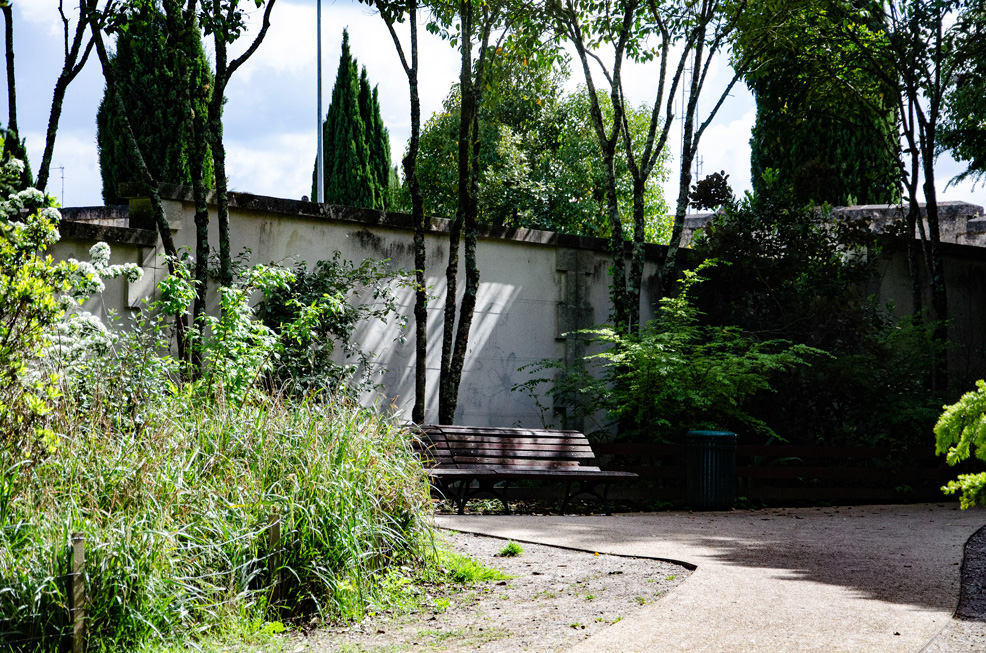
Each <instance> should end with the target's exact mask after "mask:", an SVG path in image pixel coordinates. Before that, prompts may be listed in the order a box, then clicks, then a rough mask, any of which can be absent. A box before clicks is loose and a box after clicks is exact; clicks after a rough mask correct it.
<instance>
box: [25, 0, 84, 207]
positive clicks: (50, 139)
mask: <svg viewBox="0 0 986 653" xmlns="http://www.w3.org/2000/svg"><path fill="white" fill-rule="evenodd" d="M96 5H97V0H82V3H81V5H80V7H79V22H78V23H77V24H76V26H75V34H74V37H73V39H72V43H71V45H69V42H68V32H69V29H68V20H67V19H66V18H65V17H64V14H63V15H62V21H63V24H64V26H65V46H66V47H65V62H64V64H63V66H62V72H61V73H59V75H58V80H57V81H56V82H55V90H54V93H53V95H52V98H51V111H50V112H49V114H48V129H47V131H46V133H45V149H44V154H42V156H41V165H40V166H39V167H38V177H37V179H36V180H35V182H34V186H35V188H37V189H38V190H41V191H43V190H45V188H46V187H47V186H48V174H49V171H50V169H51V157H52V156H53V155H54V153H55V136H56V134H57V133H58V121H59V120H60V119H61V116H62V103H63V102H64V101H65V93H66V91H67V90H68V87H69V84H71V83H72V80H74V79H75V78H76V76H77V75H78V74H79V72H80V71H81V70H82V68H83V67H84V66H85V65H86V61H87V60H88V59H89V54H90V52H92V48H93V41H94V39H89V41H88V43H86V46H85V49H83V48H82V44H83V42H84V41H85V40H86V39H85V36H86V29H87V27H88V26H89V24H90V22H91V21H92V20H94V19H95V15H94V14H95V13H96ZM59 9H61V5H59ZM93 29H98V28H97V27H96V26H95V25H93Z"/></svg>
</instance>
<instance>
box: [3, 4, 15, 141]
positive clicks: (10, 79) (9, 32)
mask: <svg viewBox="0 0 986 653" xmlns="http://www.w3.org/2000/svg"><path fill="white" fill-rule="evenodd" d="M0 10H2V11H3V22H4V28H5V36H6V38H5V44H6V47H7V116H8V118H7V129H8V130H10V131H12V132H14V134H15V135H17V137H18V138H20V132H19V131H17V86H16V84H15V81H14V14H13V9H12V8H11V6H10V5H9V4H6V5H3V6H2V7H0Z"/></svg>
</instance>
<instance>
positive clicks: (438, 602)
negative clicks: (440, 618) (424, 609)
mask: <svg viewBox="0 0 986 653" xmlns="http://www.w3.org/2000/svg"><path fill="white" fill-rule="evenodd" d="M451 603H452V602H451V601H450V600H449V598H448V597H447V596H441V597H439V598H437V599H435V600H434V601H432V603H431V607H432V609H433V610H434V611H435V612H445V611H446V610H448V609H449V606H450V605H451Z"/></svg>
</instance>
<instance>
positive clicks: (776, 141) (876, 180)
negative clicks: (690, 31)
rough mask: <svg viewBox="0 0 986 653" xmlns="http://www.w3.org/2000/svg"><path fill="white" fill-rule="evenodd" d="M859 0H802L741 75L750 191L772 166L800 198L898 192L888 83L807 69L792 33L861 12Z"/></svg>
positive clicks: (842, 199) (838, 201)
mask: <svg viewBox="0 0 986 653" xmlns="http://www.w3.org/2000/svg"><path fill="white" fill-rule="evenodd" d="M863 4H864V3H863V2H853V3H852V4H851V5H850V4H849V3H845V4H844V3H838V2H825V3H822V4H821V5H819V4H810V3H809V6H808V7H807V9H806V10H805V11H804V12H795V13H794V14H793V15H792V18H790V21H791V23H792V25H790V26H788V28H787V31H788V35H787V36H786V38H779V39H776V40H774V41H772V43H773V45H772V46H771V47H768V48H767V50H766V51H765V52H764V55H763V60H764V61H766V62H768V63H767V64H766V65H763V66H759V67H756V68H754V69H753V70H752V71H751V72H750V73H748V74H747V75H746V82H747V84H748V85H749V87H750V89H751V90H752V91H753V94H754V97H755V98H756V102H757V117H756V123H755V124H754V126H753V131H752V135H751V138H750V147H751V154H750V167H751V175H752V179H753V187H754V189H755V190H758V191H759V190H763V184H762V178H763V173H764V171H766V170H767V169H768V168H772V169H774V170H777V171H778V173H779V175H780V176H779V180H780V183H781V184H782V185H784V186H785V187H788V188H790V189H792V190H793V193H794V197H795V199H797V200H798V201H799V202H805V203H806V202H808V201H814V202H815V203H818V204H821V203H823V202H828V203H829V204H832V205H836V206H839V205H846V204H851V203H855V204H882V203H889V202H893V201H896V200H897V199H899V196H900V191H899V185H900V182H899V180H900V165H899V147H898V145H897V128H896V121H895V112H894V111H893V109H892V108H891V107H892V106H893V104H892V102H893V100H892V97H893V93H894V92H895V89H893V88H889V87H887V85H886V84H884V83H882V82H880V81H878V80H877V79H876V78H875V77H874V76H873V75H867V74H866V73H864V72H861V71H854V72H851V73H850V72H846V73H845V75H846V77H847V78H849V77H851V78H852V79H851V80H849V79H844V80H842V81H843V82H850V81H851V84H850V85H849V87H848V88H847V87H844V86H840V85H839V84H835V83H833V82H832V80H831V79H830V76H829V75H828V74H827V71H824V70H822V69H821V68H819V69H818V70H811V69H806V63H805V58H804V56H803V54H802V53H801V52H799V50H798V48H800V47H805V45H804V41H802V40H799V38H798V37H797V36H792V35H804V34H814V33H815V29H816V25H815V23H816V21H818V20H820V17H824V20H832V21H838V20H840V19H841V18H843V17H845V18H848V17H849V12H855V13H856V14H857V16H858V15H860V14H863V13H864V9H862V8H858V9H857V8H854V6H855V7H861V6H862V5H863ZM867 21H868V22H869V23H875V21H874V19H872V18H869V17H867ZM798 23H800V24H798ZM871 27H873V28H874V29H877V28H879V25H877V24H873V25H871ZM847 68H848V66H847V67H845V68H843V70H846V69H847ZM860 93H863V94H864V95H865V97H860Z"/></svg>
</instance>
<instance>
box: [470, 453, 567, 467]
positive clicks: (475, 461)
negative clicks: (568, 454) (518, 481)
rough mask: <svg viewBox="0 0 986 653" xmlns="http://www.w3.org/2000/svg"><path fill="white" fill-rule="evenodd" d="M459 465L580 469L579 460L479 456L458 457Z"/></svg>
mask: <svg viewBox="0 0 986 653" xmlns="http://www.w3.org/2000/svg"><path fill="white" fill-rule="evenodd" d="M455 462H456V464H457V465H459V466H462V465H491V466H493V467H512V466H515V465H524V466H526V467H542V468H548V469H551V468H553V467H578V466H579V462H578V461H577V460H537V461H535V460H522V459H518V458H508V457H506V456H499V457H493V456H488V457H479V456H456V457H455Z"/></svg>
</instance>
